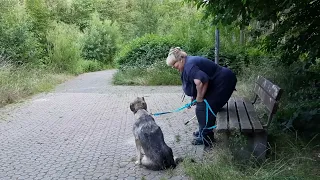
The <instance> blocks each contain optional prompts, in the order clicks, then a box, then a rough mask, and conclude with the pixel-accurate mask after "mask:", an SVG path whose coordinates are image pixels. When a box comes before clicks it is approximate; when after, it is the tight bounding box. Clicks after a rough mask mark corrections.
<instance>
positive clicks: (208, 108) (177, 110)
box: [152, 99, 217, 139]
mask: <svg viewBox="0 0 320 180" xmlns="http://www.w3.org/2000/svg"><path fill="white" fill-rule="evenodd" d="M203 101H204V102H205V103H206V126H205V127H204V128H203V129H202V132H201V136H202V133H203V130H204V129H214V128H216V127H217V126H216V125H214V126H212V127H208V128H207V124H208V118H209V111H208V110H210V112H211V113H212V114H213V115H214V116H215V117H217V116H216V114H215V113H214V112H213V111H212V109H211V107H210V105H209V103H208V101H207V100H206V99H204V100H203ZM196 102H197V101H196V100H194V101H192V102H191V103H187V104H185V105H184V106H182V107H181V108H178V109H176V110H174V111H167V112H160V113H154V114H152V115H154V116H160V115H163V114H169V113H173V112H179V111H181V110H183V109H185V108H187V107H190V106H191V105H192V104H194V103H196ZM202 139H203V137H202Z"/></svg>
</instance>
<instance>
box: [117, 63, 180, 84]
mask: <svg viewBox="0 0 320 180" xmlns="http://www.w3.org/2000/svg"><path fill="white" fill-rule="evenodd" d="M113 84H115V85H141V86H156V85H181V80H180V75H179V73H178V72H177V71H176V70H174V69H172V68H169V67H165V66H164V65H163V64H160V65H159V64H155V65H154V66H150V67H129V68H123V69H121V70H119V71H118V72H117V73H116V74H115V75H114V77H113Z"/></svg>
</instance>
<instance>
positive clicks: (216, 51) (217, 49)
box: [214, 28, 220, 64]
mask: <svg viewBox="0 0 320 180" xmlns="http://www.w3.org/2000/svg"><path fill="white" fill-rule="evenodd" d="M215 34H216V39H215V41H216V48H215V52H214V56H215V58H214V62H215V63H216V64H219V45H220V40H219V29H218V28H216V33H215Z"/></svg>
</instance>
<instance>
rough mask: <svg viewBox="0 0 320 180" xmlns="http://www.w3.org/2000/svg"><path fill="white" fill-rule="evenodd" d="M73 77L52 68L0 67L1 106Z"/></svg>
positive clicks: (48, 89)
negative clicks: (52, 70) (55, 71)
mask: <svg viewBox="0 0 320 180" xmlns="http://www.w3.org/2000/svg"><path fill="white" fill-rule="evenodd" d="M70 77H72V76H71V75H67V74H55V73H54V72H51V71H50V70H44V69H38V68H31V67H13V66H6V67H1V68H0V107H1V106H4V105H6V104H10V103H14V102H18V101H20V100H22V99H23V98H26V97H28V96H30V95H34V94H37V93H40V92H46V91H50V90H51V89H52V88H54V87H55V86H56V85H57V84H59V83H61V82H64V81H65V80H67V79H69V78H70Z"/></svg>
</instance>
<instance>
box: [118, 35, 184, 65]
mask: <svg viewBox="0 0 320 180" xmlns="http://www.w3.org/2000/svg"><path fill="white" fill-rule="evenodd" d="M182 44H183V43H181V41H180V42H179V40H177V39H174V38H170V37H164V36H163V37H161V36H158V35H154V34H148V35H145V36H143V37H141V38H137V39H135V40H133V41H131V42H130V43H129V44H128V45H126V46H124V47H123V48H122V49H121V51H120V53H119V54H118V55H117V56H116V59H115V62H116V64H117V65H118V67H120V68H122V67H124V66H138V67H141V66H150V65H152V64H153V63H155V62H159V61H164V60H165V59H166V57H167V55H168V52H169V49H170V48H171V47H175V46H181V45H182Z"/></svg>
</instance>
